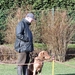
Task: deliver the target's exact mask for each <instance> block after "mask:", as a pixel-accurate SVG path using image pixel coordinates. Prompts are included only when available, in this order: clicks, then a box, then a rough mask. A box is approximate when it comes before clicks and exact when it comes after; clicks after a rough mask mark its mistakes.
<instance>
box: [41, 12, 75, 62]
mask: <svg viewBox="0 0 75 75" xmlns="http://www.w3.org/2000/svg"><path fill="white" fill-rule="evenodd" d="M44 13H45V12H43V15H42V23H43V24H44V26H42V40H43V42H44V43H46V44H47V46H48V50H50V51H51V53H52V55H53V54H54V55H55V59H56V60H59V61H61V62H62V61H65V55H66V51H67V45H68V43H69V41H70V40H71V38H72V36H73V35H74V31H75V25H74V23H73V22H72V19H69V18H68V17H67V14H66V13H67V12H66V11H61V12H59V11H56V12H55V15H54V21H53V19H52V18H53V16H52V15H50V14H51V11H49V12H47V13H46V14H44ZM45 15H46V16H45ZM44 17H46V18H44ZM43 18H44V21H43Z"/></svg>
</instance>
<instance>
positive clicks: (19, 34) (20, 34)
mask: <svg viewBox="0 0 75 75" xmlns="http://www.w3.org/2000/svg"><path fill="white" fill-rule="evenodd" d="M16 37H17V38H18V39H20V40H22V41H26V42H27V41H29V40H28V37H27V36H26V35H24V25H23V24H22V23H19V24H18V25H17V27H16Z"/></svg>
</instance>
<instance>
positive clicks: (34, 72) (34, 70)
mask: <svg viewBox="0 0 75 75" xmlns="http://www.w3.org/2000/svg"><path fill="white" fill-rule="evenodd" d="M33 75H36V64H34V65H33Z"/></svg>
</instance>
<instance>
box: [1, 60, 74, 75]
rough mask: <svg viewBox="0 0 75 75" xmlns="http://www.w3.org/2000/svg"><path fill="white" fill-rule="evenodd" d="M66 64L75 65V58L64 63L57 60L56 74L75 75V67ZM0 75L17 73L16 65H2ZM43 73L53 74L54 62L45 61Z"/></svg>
mask: <svg viewBox="0 0 75 75" xmlns="http://www.w3.org/2000/svg"><path fill="white" fill-rule="evenodd" d="M64 64H67V65H68V64H69V65H72V66H75V59H72V60H70V61H66V62H64V63H63V64H59V63H57V62H55V63H54V75H75V68H72V67H70V66H66V65H64ZM0 75H17V69H16V65H7V64H6V65H5V64H2V65H0ZM42 75H52V62H45V63H44V66H43V69H42Z"/></svg>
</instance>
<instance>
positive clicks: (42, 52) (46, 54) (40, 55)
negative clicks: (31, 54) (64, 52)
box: [38, 51, 50, 60]
mask: <svg viewBox="0 0 75 75" xmlns="http://www.w3.org/2000/svg"><path fill="white" fill-rule="evenodd" d="M38 56H39V57H41V58H43V59H45V60H47V59H50V55H49V54H48V52H47V51H41V52H40V53H39V54H38Z"/></svg>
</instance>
